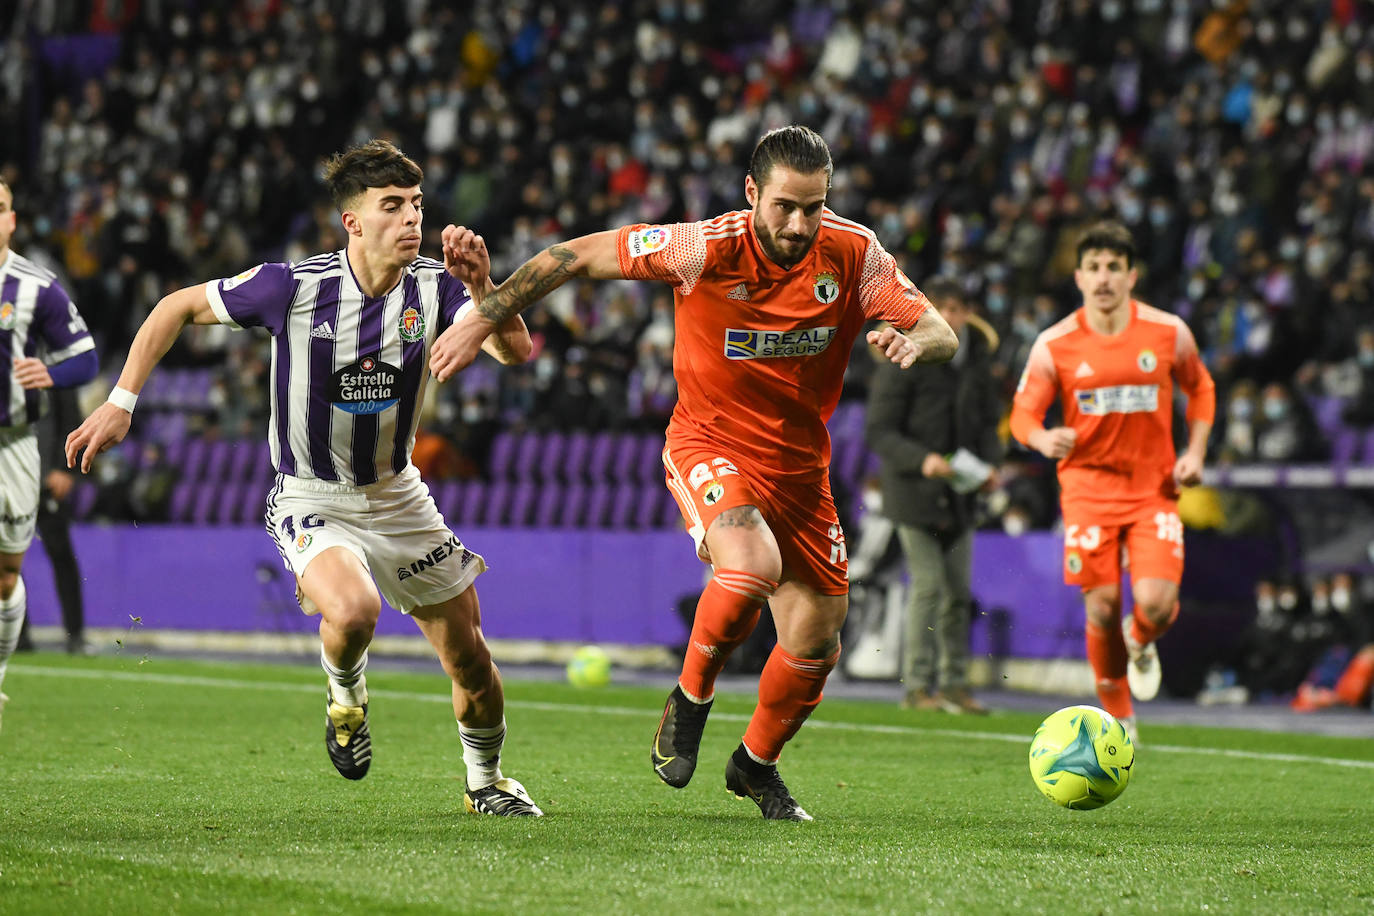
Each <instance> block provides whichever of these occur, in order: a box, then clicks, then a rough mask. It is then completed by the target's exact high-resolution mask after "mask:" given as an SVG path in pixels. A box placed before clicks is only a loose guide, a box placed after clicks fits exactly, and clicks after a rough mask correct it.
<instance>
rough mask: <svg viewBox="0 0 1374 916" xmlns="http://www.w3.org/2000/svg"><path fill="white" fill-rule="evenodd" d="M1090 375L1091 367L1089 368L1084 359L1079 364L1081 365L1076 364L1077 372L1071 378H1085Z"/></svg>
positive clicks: (1091, 372)
mask: <svg viewBox="0 0 1374 916" xmlns="http://www.w3.org/2000/svg"><path fill="white" fill-rule="evenodd" d="M1092 374H1093V367H1092V366H1089V365H1088V361H1087V360H1086V359H1085V360H1083V362H1081V363H1079V364H1078V369H1077V371H1075V372H1074V374H1073V377H1074V378H1087V377H1088V376H1090V375H1092Z"/></svg>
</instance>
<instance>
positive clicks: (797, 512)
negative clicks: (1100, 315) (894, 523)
mask: <svg viewBox="0 0 1374 916" xmlns="http://www.w3.org/2000/svg"><path fill="white" fill-rule="evenodd" d="M832 170H833V166H832V163H831V159H830V150H829V148H828V147H827V146H826V144H825V141H824V140H823V139H821V137H820V136H818V135H817V134H816V133H815V132H813V131H811V130H809V129H808V128H805V127H800V126H791V127H784V128H780V129H778V130H774V131H771V132H770V133H768V134H766V135H764V137H763V138H762V139H760V140H759V142H758V144H757V145H756V146H755V148H754V153H753V156H752V158H751V160H750V166H749V173H748V175H747V176H746V178H745V181H744V193H745V197H746V198H747V200H748V202H749V204H750V206H751V208H752V209H750V210H739V211H735V212H732V213H727V214H725V215H723V216H719V217H717V218H715V219H712V220H706V221H704V222H698V223H679V224H676V225H659V226H646V225H642V224H641V225H632V226H623V227H621V228H619V229H613V230H609V231H606V232H598V233H594V234H592V235H587V236H582V237H581V238H576V239H572V240H571V241H567V242H562V243H559V244H557V245H553V246H551V247H549V248H548V249H546V250H545V251H543V252H540V253H539V254H537V255H535V256H534V257H533V258H531V259H530V260H529V261H527V262H526V263H525V264H524V265H522V266H521V267H520V268H518V269H517V270H516V271H515V273H513V274H512V275H511V277H510V278H509V279H508V280H506V282H505V283H503V284H501V286H499V287H498V288H497V289H496V290H495V291H493V292H491V293H489V294H488V295H487V297H486V298H485V299H484V300H483V301H482V303H481V304H480V305H478V306H477V307H476V309H474V310H473V311H472V312H471V313H469V314H468V315H467V317H466V318H465V319H460V323H459V324H455V325H454V326H453V327H452V328H450V329H449V331H447V332H445V333H444V335H443V336H441V337H440V339H439V340H437V341H436V342H435V344H434V351H433V362H432V363H431V366H432V368H433V371H434V372H435V374H436V375H437V376H438V378H439V379H440V380H441V381H442V380H443V379H444V378H447V377H448V375H450V374H452V373H453V372H456V371H458V370H460V369H462V368H463V367H464V366H466V365H467V363H468V362H470V361H471V360H472V359H473V357H475V356H476V353H477V346H479V345H480V343H481V340H482V339H484V338H485V337H486V336H487V334H488V333H490V332H489V330H484V329H485V328H489V326H494V324H499V323H500V322H501V321H503V320H505V319H504V318H501V317H500V316H502V315H505V316H511V315H514V314H516V313H517V312H519V310H521V309H523V308H524V307H525V306H527V305H529V304H530V303H531V302H534V301H535V300H536V299H538V298H539V297H540V296H543V295H544V294H545V293H547V292H549V291H550V290H552V289H554V288H556V287H558V286H560V285H562V284H563V283H565V282H567V281H568V280H570V279H572V278H573V277H587V278H592V279H615V278H624V279H635V280H651V281H657V282H661V283H667V284H669V285H671V286H672V287H673V288H674V293H675V295H674V299H675V303H676V318H675V321H676V326H677V337H676V341H675V343H674V347H673V371H674V374H675V375H676V378H677V382H678V398H679V400H678V404H677V407H676V408H675V410H674V411H673V417H672V420H671V421H670V423H669V425H668V441H667V447H666V448H665V449H664V451H663V464H664V468H665V471H666V475H667V483H668V488H669V490H670V491H671V492H672V494H673V497H674V499H676V500H677V503H678V506H679V508H680V509H681V510H682V514H683V518H684V519H685V520H686V524H687V530H688V532H689V533H690V534H691V535H692V537H693V539H694V540H695V542H696V545H697V555H698V556H699V557H700V558H701V559H702V560H703V561H704V562H707V563H710V564H711V565H712V566H713V567H714V571H713V575H712V577H711V581H710V582H709V583H708V584H707V586H706V589H705V590H704V591H703V593H702V596H701V600H700V601H699V602H698V604H697V610H696V618H695V622H694V623H693V626H692V634H691V639H690V644H689V648H688V650H687V657H686V659H685V660H684V662H683V668H682V674H681V676H680V678H679V679H678V683H677V685H676V686H675V687H674V688H673V691H672V693H671V694H670V695H669V697H668V702H667V705H666V707H665V709H664V712H663V718H662V719H661V721H660V723H659V728H658V732H657V734H655V736H654V742H653V747H652V749H651V759H652V762H653V765H654V770H655V772H656V773H657V774H658V776H659V778H660V779H662V780H663V781H664V782H666V783H668V784H669V785H671V786H674V787H678V788H681V787H682V786H685V785H686V784H687V781H688V780H689V779H691V777H692V773H693V771H694V770H695V768H696V761H697V751H698V748H699V746H700V743H701V733H702V729H703V728H704V727H705V724H706V717H707V714H708V713H709V711H710V708H711V701H712V698H713V697H714V695H715V681H716V676H717V675H718V674H719V673H720V671H721V669H722V668H723V667H724V666H725V660H726V658H728V657H729V655H730V652H731V651H733V650H734V649H735V648H736V647H737V646H738V645H739V644H740V643H742V642H743V641H744V640H745V638H746V637H747V636H748V635H749V633H750V632H751V631H752V630H753V627H754V624H755V622H756V621H757V620H758V617H759V612H760V609H761V607H762V605H763V603H764V602H765V601H767V602H769V606H770V608H771V609H772V613H773V618H774V621H775V622H776V624H777V630H778V644H777V646H776V647H775V648H774V649H773V652H772V654H771V655H770V656H769V659H768V662H767V663H766V664H765V666H764V669H763V674H762V675H761V676H760V678H759V700H758V705H757V706H756V707H755V709H754V714H753V717H752V719H751V720H750V722H749V726H748V729H747V730H746V731H745V733H744V737H743V740H742V741H741V743H740V745H739V747H738V748H737V749H736V750H735V753H734V754H733V755H732V756H731V758H730V760H729V761H728V762H727V763H726V767H725V784H726V788H727V789H729V790H730V791H731V792H733V793H734V794H735V795H737V796H738V797H740V798H750V799H752V800H753V801H754V802H755V803H757V804H758V806H759V809H760V811H761V812H762V814H763V816H764V817H765V818H768V819H771V820H793V821H809V820H811V816H810V815H809V814H807V813H806V811H805V810H804V809H803V808H802V807H801V805H799V804H798V803H797V802H796V800H795V799H794V798H793V797H792V795H791V793H790V792H789V791H788V789H787V786H786V785H785V784H784V783H783V781H782V777H781V776H779V775H778V769H777V762H778V758H779V757H780V756H781V754H782V748H783V745H784V744H786V743H787V741H788V740H789V739H790V738H791V737H792V736H793V735H794V734H796V732H797V730H798V729H800V728H801V726H802V723H803V722H804V721H805V720H806V718H807V716H808V715H810V713H811V711H812V710H813V709H814V708H815V707H816V705H817V704H818V703H820V700H821V689H822V687H823V686H824V684H825V679H826V676H827V675H828V674H829V673H830V671H831V669H832V668H834V666H835V663H836V661H837V660H838V658H839V653H840V640H839V634H840V628H841V626H842V624H843V623H844V617H845V613H846V610H847V608H848V592H849V583H848V559H847V555H846V548H845V541H844V532H843V531H841V529H840V522H839V518H838V516H837V515H836V512H835V503H834V500H833V499H832V498H831V494H830V485H829V480H828V468H829V464H830V437H829V435H828V433H827V432H826V428H825V421H826V419H827V418H828V417H829V416H830V414H831V413H832V412H833V411H834V409H835V405H836V403H837V402H838V401H839V397H840V388H841V384H842V382H843V378H844V371H845V367H846V365H847V364H848V361H849V354H850V352H851V350H852V349H853V346H852V345H853V343H854V341H855V339H856V338H857V337H858V335H859V334H860V333H861V332H862V330H863V326H864V324H865V322H867V321H868V320H870V319H877V320H882V321H885V322H888V323H889V325H888V326H886V327H883V328H882V329H881V330H873V331H869V332H868V335H867V338H866V339H867V340H868V342H869V343H870V344H872V345H874V346H876V347H877V348H878V349H880V350H881V351H882V352H883V353H884V354H885V356H886V357H887V358H888V359H890V360H891V361H892V362H894V363H896V364H898V365H900V366H901V367H902V368H903V369H906V368H908V367H910V366H911V365H913V364H914V363H917V362H943V361H945V360H948V359H949V358H950V357H951V356H953V355H954V351H955V349H956V348H957V347H958V340H957V338H956V337H955V335H954V332H953V331H951V330H950V327H949V325H948V324H946V323H945V321H944V319H943V318H942V317H941V316H940V313H939V312H938V311H937V310H936V309H933V308H929V307H928V305H929V302H928V300H927V299H926V297H925V296H924V295H923V294H922V293H921V292H920V291H919V290H918V289H917V288H916V287H915V286H914V285H912V283H911V281H910V280H908V279H907V278H906V276H905V275H904V274H903V273H902V272H901V271H900V270H898V269H897V265H896V263H895V262H894V261H893V259H892V256H891V255H890V254H888V253H887V252H886V251H884V250H883V247H882V245H881V244H879V242H878V240H877V238H875V237H874V235H873V233H872V232H871V231H869V230H868V229H866V228H865V227H863V226H861V225H859V224H858V223H855V222H851V221H850V220H847V219H844V218H843V217H840V216H837V215H836V214H835V213H833V212H831V211H830V210H829V209H827V208H826V206H825V199H826V195H827V193H828V191H829V188H830V176H831V172H832ZM445 243H446V244H447V237H446V241H445ZM897 328H903V329H908V330H907V331H906V332H905V333H903V332H901V331H898V330H896V329H897Z"/></svg>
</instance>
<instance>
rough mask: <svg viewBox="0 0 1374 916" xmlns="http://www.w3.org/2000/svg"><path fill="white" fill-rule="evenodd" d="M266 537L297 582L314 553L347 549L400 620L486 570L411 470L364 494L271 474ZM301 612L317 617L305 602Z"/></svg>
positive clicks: (370, 487) (336, 485)
mask: <svg viewBox="0 0 1374 916" xmlns="http://www.w3.org/2000/svg"><path fill="white" fill-rule="evenodd" d="M267 530H268V533H269V534H271V535H272V540H274V541H275V542H276V544H277V550H278V551H280V552H281V556H282V561H283V562H284V563H285V564H286V568H287V569H289V570H291V571H292V572H293V573H295V574H296V576H297V577H298V578H299V577H300V576H301V575H303V574H304V573H305V570H306V568H307V567H309V566H310V561H311V560H313V559H315V557H317V556H319V555H320V553H321V552H323V551H325V550H328V549H329V548H331V547H346V548H348V549H349V550H351V551H352V552H353V554H354V555H355V556H356V557H357V558H358V559H359V560H361V561H362V563H363V566H365V567H366V568H367V570H368V572H369V573H371V575H372V578H373V580H374V581H376V583H377V588H378V589H380V590H381V593H382V597H383V598H385V599H386V601H387V603H388V604H390V605H391V606H392V607H394V608H396V609H397V610H398V611H402V612H403V613H407V614H408V613H410V612H411V611H413V610H414V609H415V608H417V607H425V606H426V605H431V604H439V603H440V602H443V601H447V600H448V599H450V598H452V597H454V596H456V595H461V594H462V593H463V591H464V590H465V589H467V587H468V586H469V585H471V584H472V583H473V581H474V580H475V579H476V578H477V577H478V576H479V575H481V574H482V573H483V572H485V571H486V569H487V564H486V561H485V560H483V559H482V558H481V557H480V556H479V555H477V554H475V553H473V552H472V551H471V550H468V549H467V548H466V547H464V546H463V544H462V542H461V541H459V540H458V538H457V536H456V535H454V533H453V532H452V531H450V530H449V528H448V525H446V524H445V523H444V517H443V515H441V514H440V513H439V508H438V507H437V506H435V505H434V500H433V498H431V497H430V495H429V487H427V486H425V483H424V481H423V480H421V479H420V472H419V471H417V470H416V469H415V466H414V465H410V466H408V467H407V468H406V469H405V470H404V471H402V472H401V473H399V474H397V475H396V476H395V477H391V478H388V479H387V480H383V481H379V482H378V483H374V484H369V485H368V486H365V487H355V486H351V485H349V484H342V483H336V482H334V481H332V480H302V479H300V478H298V477H288V476H286V475H284V474H278V475H277V485H276V486H275V487H273V489H272V492H271V494H270V495H269V496H268V497H267ZM302 608H303V609H304V610H305V612H306V613H308V614H313V613H317V612H318V608H316V607H314V605H313V602H309V601H303V602H302Z"/></svg>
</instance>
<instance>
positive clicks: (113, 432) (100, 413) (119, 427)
mask: <svg viewBox="0 0 1374 916" xmlns="http://www.w3.org/2000/svg"><path fill="white" fill-rule="evenodd" d="M131 422H133V414H131V413H129V411H127V410H125V409H124V408H123V407H116V406H115V405H113V404H110V403H108V402H107V403H104V404H101V405H100V406H99V407H97V408H96V409H95V410H94V411H93V412H92V413H91V415H90V416H89V417H87V418H86V422H84V423H82V424H81V425H80V426H78V427H77V428H76V429H74V430H72V431H71V433H70V434H69V435H68V436H67V467H69V468H70V467H75V466H76V459H77V458H78V457H80V459H81V473H83V474H86V473H89V472H90V470H91V462H92V461H94V460H95V456H96V455H99V454H100V453H101V452H104V451H108V450H110V449H112V448H114V447H115V446H116V445H118V444H119V443H121V442H123V441H124V437H125V436H127V435H128V434H129V424H130V423H131Z"/></svg>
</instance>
